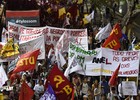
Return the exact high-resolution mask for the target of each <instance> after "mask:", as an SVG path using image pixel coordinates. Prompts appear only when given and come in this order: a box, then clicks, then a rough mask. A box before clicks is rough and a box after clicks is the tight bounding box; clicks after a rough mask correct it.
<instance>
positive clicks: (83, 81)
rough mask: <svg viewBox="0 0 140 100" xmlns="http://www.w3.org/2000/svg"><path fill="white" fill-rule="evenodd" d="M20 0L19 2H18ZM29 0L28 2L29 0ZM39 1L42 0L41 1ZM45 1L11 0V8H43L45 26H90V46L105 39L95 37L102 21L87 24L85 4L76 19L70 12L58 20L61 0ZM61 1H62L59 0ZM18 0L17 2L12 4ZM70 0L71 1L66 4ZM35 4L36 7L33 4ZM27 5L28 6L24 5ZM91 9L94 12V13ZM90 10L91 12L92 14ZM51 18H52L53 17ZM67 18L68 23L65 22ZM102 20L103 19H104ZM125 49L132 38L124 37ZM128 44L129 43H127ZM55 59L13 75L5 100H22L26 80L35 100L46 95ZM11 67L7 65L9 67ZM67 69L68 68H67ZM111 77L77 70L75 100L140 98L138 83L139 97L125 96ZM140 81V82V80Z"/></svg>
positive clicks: (68, 4)
mask: <svg viewBox="0 0 140 100" xmlns="http://www.w3.org/2000/svg"><path fill="white" fill-rule="evenodd" d="M17 1H18V2H17ZM25 1H26V2H25ZM37 1H38V0H37ZM41 1H42V2H38V4H37V3H36V1H35V0H8V2H7V4H6V5H7V8H6V9H10V10H17V9H18V10H30V9H38V8H39V9H41V25H42V26H45V25H50V26H54V27H64V28H75V29H76V28H87V29H88V44H89V49H91V50H92V49H95V48H99V47H100V46H101V44H102V42H103V41H97V40H95V38H94V37H95V35H96V33H97V32H98V31H99V27H100V26H101V25H102V24H98V25H97V23H96V22H95V21H93V23H94V24H96V26H92V25H91V23H89V24H86V25H84V24H83V21H82V18H83V4H80V5H78V8H79V9H80V15H81V16H80V17H78V18H76V19H77V20H73V19H72V18H71V15H70V14H69V13H67V14H65V15H64V16H62V17H61V18H59V19H58V15H57V11H56V8H55V7H58V6H56V5H58V2H56V1H57V0H48V1H47V0H46V1H45V0H41ZM58 1H59V0H58ZM60 1H61V2H59V7H61V6H64V5H66V4H67V8H68V7H69V6H71V5H72V4H74V3H71V2H67V0H60ZM12 2H16V3H12ZM66 2H67V3H66ZM31 3H32V6H30V4H31ZM23 4H24V5H23ZM52 6H53V8H52V9H51V12H48V11H47V9H48V8H50V7H52ZM26 7H27V8H26ZM25 8H26V9H25ZM90 10H91V11H92V10H95V9H94V6H93V5H92V6H91V9H90ZM91 11H90V12H91ZM90 12H89V13H90ZM108 13H109V10H108V9H107V11H106V14H107V16H106V17H108V16H109V17H110V15H108ZM50 19H51V20H50ZM65 19H66V20H65ZM65 21H66V22H65ZM101 23H102V22H101ZM121 43H122V48H120V49H121V50H128V49H129V41H128V39H127V38H124V39H122V42H121ZM124 44H125V45H124ZM54 63H55V62H51V61H50V59H49V58H46V60H41V61H38V63H37V65H36V69H35V70H34V71H27V72H23V73H20V74H16V75H15V76H13V77H12V78H13V79H11V80H13V81H7V82H6V84H5V85H4V86H9V87H11V86H12V87H13V89H12V90H8V89H4V90H2V91H1V92H2V93H3V95H4V98H5V99H4V100H18V96H19V91H20V87H21V84H22V82H23V81H26V83H27V84H28V85H29V87H30V88H32V89H33V90H34V92H35V93H34V96H33V98H32V99H33V100H39V98H40V97H41V96H42V95H43V93H44V91H45V90H46V87H45V82H46V78H47V76H48V73H49V71H50V70H51V68H52V66H53V64H54ZM3 64H4V65H5V66H8V63H3ZM6 68H7V67H5V70H7V69H6ZM63 71H65V68H64V70H63ZM109 78H110V77H106V76H100V77H97V76H96V77H95V76H83V75H80V74H77V73H72V74H70V82H71V83H72V84H73V86H74V89H75V90H76V93H75V95H76V96H75V99H74V100H140V85H138V87H137V89H138V95H137V96H133V97H132V96H124V95H122V94H121V87H120V84H118V86H117V87H110V86H109V85H108V81H109ZM122 79H124V78H120V81H119V82H118V83H121V80H122ZM139 83H140V82H139Z"/></svg>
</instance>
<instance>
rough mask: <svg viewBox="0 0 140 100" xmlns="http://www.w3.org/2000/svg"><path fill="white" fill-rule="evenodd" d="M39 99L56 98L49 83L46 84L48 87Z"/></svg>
mask: <svg viewBox="0 0 140 100" xmlns="http://www.w3.org/2000/svg"><path fill="white" fill-rule="evenodd" d="M39 100H56V96H55V93H54V91H53V88H52V87H51V85H50V84H48V88H47V90H46V91H45V93H44V94H43V95H42V96H41V98H40V99H39Z"/></svg>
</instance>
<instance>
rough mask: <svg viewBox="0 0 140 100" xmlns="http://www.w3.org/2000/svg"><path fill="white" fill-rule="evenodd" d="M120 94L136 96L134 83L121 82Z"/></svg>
mask: <svg viewBox="0 0 140 100" xmlns="http://www.w3.org/2000/svg"><path fill="white" fill-rule="evenodd" d="M122 92H123V95H127V96H128V95H129V96H136V95H137V86H136V83H135V82H134V81H123V82H122Z"/></svg>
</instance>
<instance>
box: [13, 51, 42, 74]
mask: <svg viewBox="0 0 140 100" xmlns="http://www.w3.org/2000/svg"><path fill="white" fill-rule="evenodd" d="M39 51H40V50H39V49H38V50H34V51H30V52H27V53H25V54H23V55H21V56H20V58H19V60H18V62H17V64H16V67H15V69H14V70H13V73H18V72H21V71H27V70H34V69H35V65H36V61H37V57H38V55H39Z"/></svg>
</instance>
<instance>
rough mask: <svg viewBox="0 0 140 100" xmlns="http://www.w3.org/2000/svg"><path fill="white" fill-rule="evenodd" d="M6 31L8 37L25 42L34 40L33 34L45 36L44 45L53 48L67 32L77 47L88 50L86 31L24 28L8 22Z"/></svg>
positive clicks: (46, 27) (47, 27)
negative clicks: (50, 45) (49, 45)
mask: <svg viewBox="0 0 140 100" xmlns="http://www.w3.org/2000/svg"><path fill="white" fill-rule="evenodd" d="M8 31H9V32H10V33H9V34H10V35H9V36H10V37H14V38H16V39H17V40H19V41H21V40H22V41H27V40H30V39H33V38H36V37H35V36H33V35H35V34H36V35H37V34H45V39H46V40H45V42H46V44H53V45H54V46H55V45H56V43H57V41H58V40H59V38H60V37H61V35H62V34H63V33H64V32H68V33H69V34H70V36H71V38H72V39H73V40H74V41H75V43H76V44H77V45H81V46H82V47H83V48H84V49H86V50H88V41H87V29H64V28H56V27H49V26H45V27H25V26H21V25H18V24H14V23H11V22H8ZM29 34H30V35H29ZM19 35H20V36H19Z"/></svg>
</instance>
